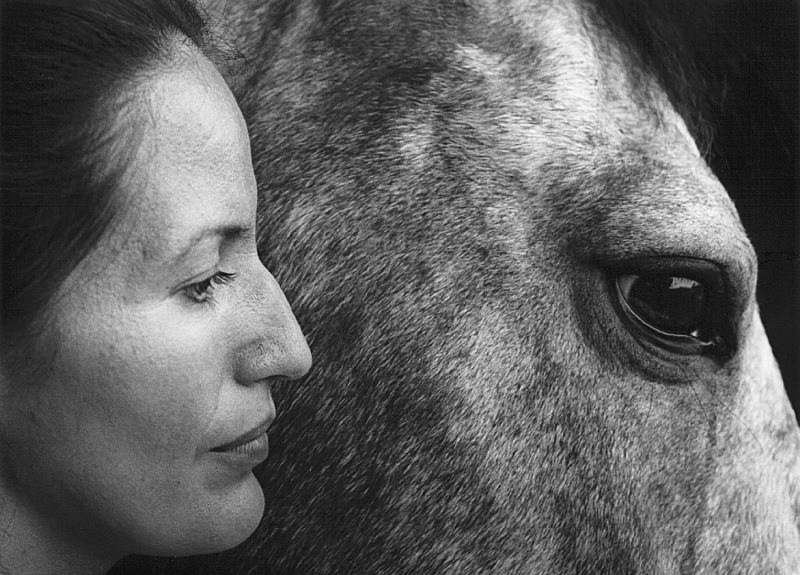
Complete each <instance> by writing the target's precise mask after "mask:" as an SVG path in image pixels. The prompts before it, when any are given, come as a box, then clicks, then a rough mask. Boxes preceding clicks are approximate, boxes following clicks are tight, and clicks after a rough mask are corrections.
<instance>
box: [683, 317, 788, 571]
mask: <svg viewBox="0 0 800 575" xmlns="http://www.w3.org/2000/svg"><path fill="white" fill-rule="evenodd" d="M749 332H750V333H749V335H748V337H747V338H746V341H745V345H744V349H743V350H742V353H741V355H740V357H742V358H743V360H742V364H741V368H740V369H741V371H742V377H741V380H740V381H741V382H742V383H741V388H740V389H739V390H738V392H737V394H736V397H735V403H734V405H733V406H731V409H730V410H729V411H728V412H727V413H726V414H724V415H722V418H721V419H720V423H719V425H720V430H719V431H720V432H719V436H718V438H717V445H716V446H715V447H714V450H715V452H716V456H715V464H716V465H715V467H716V469H715V473H714V477H713V479H712V483H711V485H710V490H709V498H708V509H707V514H706V517H707V519H706V522H705V528H704V533H703V535H702V538H701V547H704V548H705V549H704V550H703V551H701V552H700V553H699V557H701V558H702V560H703V564H702V565H701V567H702V569H700V571H699V572H701V573H706V572H708V573H712V572H713V573H719V572H747V573H751V572H752V573H762V572H764V573H765V572H780V573H800V532H798V518H799V516H800V456H799V455H798V454H800V430H799V429H798V427H797V424H796V421H795V414H794V411H793V410H792V407H791V404H790V403H789V399H788V397H787V396H786V392H785V390H784V387H783V382H782V380H781V376H780V372H779V371H778V366H777V363H776V362H775V360H774V359H773V355H772V351H771V349H770V345H769V342H768V341H767V336H766V334H765V332H764V328H763V326H762V324H761V321H760V319H759V317H758V315H757V314H756V315H755V317H754V321H753V322H752V324H751V325H750V328H749ZM776 568H777V571H774V569H776Z"/></svg>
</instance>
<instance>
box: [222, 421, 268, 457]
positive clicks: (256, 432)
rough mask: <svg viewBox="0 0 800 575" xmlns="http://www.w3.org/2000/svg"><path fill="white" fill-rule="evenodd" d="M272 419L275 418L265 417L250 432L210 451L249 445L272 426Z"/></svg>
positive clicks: (227, 449)
mask: <svg viewBox="0 0 800 575" xmlns="http://www.w3.org/2000/svg"><path fill="white" fill-rule="evenodd" d="M274 419H275V417H274V416H272V415H270V416H269V417H267V419H266V420H264V421H262V422H261V423H259V424H258V425H256V426H255V427H254V428H252V429H251V430H250V431H247V432H245V433H243V434H242V435H240V436H239V437H237V438H236V439H234V440H233V441H229V442H228V443H225V444H223V445H219V446H217V447H215V448H213V449H212V450H211V451H229V450H231V449H234V448H236V447H239V446H240V445H244V444H245V443H250V442H251V441H253V440H254V439H256V438H257V437H260V436H261V435H263V434H264V433H266V431H267V429H268V428H269V426H270V425H272V421H273V420H274Z"/></svg>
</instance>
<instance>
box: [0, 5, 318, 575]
mask: <svg viewBox="0 0 800 575" xmlns="http://www.w3.org/2000/svg"><path fill="white" fill-rule="evenodd" d="M1 20H2V32H1V36H2V116H0V127H1V128H0V129H1V130H2V132H1V133H0V142H1V145H2V165H1V169H0V174H1V176H2V179H1V180H0V186H1V190H2V202H1V204H0V207H1V208H2V238H1V240H2V269H1V270H0V273H1V275H2V278H1V283H2V286H1V287H2V291H1V292H0V297H2V300H1V301H2V305H0V310H2V311H1V316H0V321H1V322H2V323H1V324H0V329H1V330H2V332H1V333H0V346H1V347H0V351H1V352H2V356H1V357H2V361H1V362H0V572H9V573H15V574H17V573H20V574H26V573H31V574H33V573H36V574H46V573H62V574H63V573H101V572H103V571H104V570H106V569H108V568H109V567H110V566H111V565H112V564H113V563H114V562H115V561H116V560H118V559H119V558H120V557H122V556H124V555H127V554H130V553H142V554H151V555H188V554H199V553H209V552H213V551H218V550H222V549H226V548H230V547H232V546H234V545H236V544H238V543H239V542H241V541H242V540H243V539H245V538H246V537H247V536H248V535H249V534H250V533H251V532H252V531H253V530H254V529H255V527H256V525H257V523H258V521H259V520H260V519H261V515H262V512H263V508H264V496H263V493H262V490H261V488H260V487H259V485H258V483H257V482H256V480H255V478H254V476H253V474H252V473H251V470H252V468H253V467H254V466H255V465H256V464H258V463H260V462H261V461H263V460H264V459H265V458H266V456H267V452H268V447H267V436H266V430H267V428H268V427H269V425H270V423H271V422H272V420H273V418H274V416H275V408H274V405H273V402H272V398H271V395H270V384H271V382H273V381H274V380H276V379H294V378H297V377H300V376H302V375H303V374H304V373H305V372H306V371H307V370H308V368H309V365H310V353H309V350H308V347H307V345H306V342H305V339H304V337H303V335H302V333H301V331H300V328H299V326H298V325H297V322H296V320H295V318H294V316H293V314H292V312H291V310H290V308H289V305H288V304H287V302H286V300H285V298H284V296H283V293H282V292H281V290H280V288H279V286H278V285H277V283H276V282H275V280H274V279H273V278H272V276H271V275H270V274H269V272H268V271H267V270H266V269H265V268H264V267H263V265H262V264H261V262H260V260H259V258H258V255H257V253H256V244H255V217H256V216H255V210H256V184H255V179H254V175H253V169H252V166H251V158H250V149H249V142H248V136H247V131H246V127H245V124H244V120H243V119H242V116H241V113H240V111H239V109H238V107H237V105H236V102H235V101H234V98H233V96H232V95H231V93H230V91H229V90H228V88H227V87H226V85H225V83H224V81H223V80H222V78H221V77H220V75H219V74H218V73H217V71H216V69H215V68H214V66H213V65H212V63H211V61H210V60H209V58H208V56H209V55H210V54H211V53H212V48H211V47H210V46H209V45H208V43H207V39H206V33H205V24H204V21H203V19H202V18H201V17H200V16H199V15H198V12H197V11H196V9H195V8H194V7H193V6H192V4H191V3H189V2H188V1H183V0H124V1H109V0H96V1H82V2H60V3H54V2H52V1H50V2H46V3H45V2H41V3H40V2H31V1H25V2H14V1H6V2H4V5H3V13H2V18H1Z"/></svg>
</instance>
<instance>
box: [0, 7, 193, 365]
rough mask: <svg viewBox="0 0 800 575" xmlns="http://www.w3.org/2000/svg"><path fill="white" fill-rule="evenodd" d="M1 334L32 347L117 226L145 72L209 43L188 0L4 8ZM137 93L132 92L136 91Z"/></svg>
mask: <svg viewBox="0 0 800 575" xmlns="http://www.w3.org/2000/svg"><path fill="white" fill-rule="evenodd" d="M0 6H1V7H2V8H1V12H0V26H1V27H2V28H1V29H0V42H2V47H1V48H0V58H1V64H0V71H1V72H2V84H0V108H2V110H1V111H0V148H1V153H0V227H1V228H2V235H0V256H1V257H0V262H1V263H0V343H2V344H3V348H5V349H4V351H6V352H7V351H8V348H9V347H13V348H16V347H17V346H18V345H23V346H24V345H25V344H26V343H27V342H28V340H29V338H30V337H32V333H33V331H32V327H33V326H35V325H37V324H38V323H39V322H40V320H42V319H43V312H44V311H45V310H46V309H47V306H48V303H49V302H50V301H51V299H52V297H53V296H54V294H55V292H56V290H57V289H58V287H59V286H60V285H61V283H62V282H63V280H64V279H65V278H66V277H67V275H68V274H69V273H70V272H71V271H72V270H73V269H74V267H75V266H76V265H77V263H78V262H79V261H80V260H81V259H82V258H83V257H84V256H85V255H86V254H87V253H88V252H89V251H90V250H91V248H92V247H93V246H94V245H95V244H96V242H97V241H98V239H99V238H100V236H101V235H102V234H103V232H104V230H106V229H107V228H108V226H109V224H110V223H111V221H112V219H113V216H114V214H115V213H116V211H117V210H116V208H115V205H114V199H115V192H116V190H117V189H118V188H119V185H120V182H121V178H122V177H123V175H124V174H125V172H126V170H127V167H128V164H129V162H130V160H131V159H132V157H133V156H134V154H135V153H136V148H137V145H136V134H135V133H131V131H132V130H131V128H133V132H136V130H135V126H130V125H127V124H126V122H125V116H126V114H127V113H128V112H129V111H130V110H129V109H130V104H131V100H132V99H135V97H136V88H135V85H134V83H133V82H134V81H135V80H136V79H141V78H142V77H146V75H147V74H148V73H149V71H151V70H152V69H153V68H154V67H156V66H158V65H159V63H165V64H167V65H169V58H170V56H171V54H172V53H173V52H174V49H175V47H176V45H177V44H176V40H177V41H183V42H186V43H189V42H191V43H192V44H194V45H195V46H196V47H197V48H198V49H200V50H201V51H204V50H205V47H206V39H207V28H206V23H205V20H204V18H203V17H201V15H200V13H199V12H198V10H197V8H196V7H195V6H194V5H193V4H192V3H191V2H190V1H189V0H81V1H80V2H77V1H74V0H63V1H60V2H59V1H55V2H54V1H53V0H50V1H35V0H33V1H32V0H24V1H23V0H10V1H9V0H4V1H3V3H2V4H1V5H0ZM131 94H133V96H132V95H131Z"/></svg>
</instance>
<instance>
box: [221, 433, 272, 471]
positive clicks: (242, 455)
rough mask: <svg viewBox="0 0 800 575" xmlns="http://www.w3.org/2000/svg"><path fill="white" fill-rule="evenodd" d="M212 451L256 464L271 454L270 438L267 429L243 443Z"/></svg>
mask: <svg viewBox="0 0 800 575" xmlns="http://www.w3.org/2000/svg"><path fill="white" fill-rule="evenodd" d="M212 453H219V454H220V455H224V456H226V457H230V458H232V459H235V460H237V461H241V462H245V463H248V462H251V463H253V464H255V465H257V464H259V463H261V462H262V461H264V460H265V459H266V458H267V456H268V455H269V438H268V437H267V433H266V431H265V432H264V433H262V434H261V435H259V436H257V437H255V438H254V439H251V440H250V441H248V442H247V443H242V444H240V445H237V446H235V447H229V448H227V449H215V450H213V451H212Z"/></svg>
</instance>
